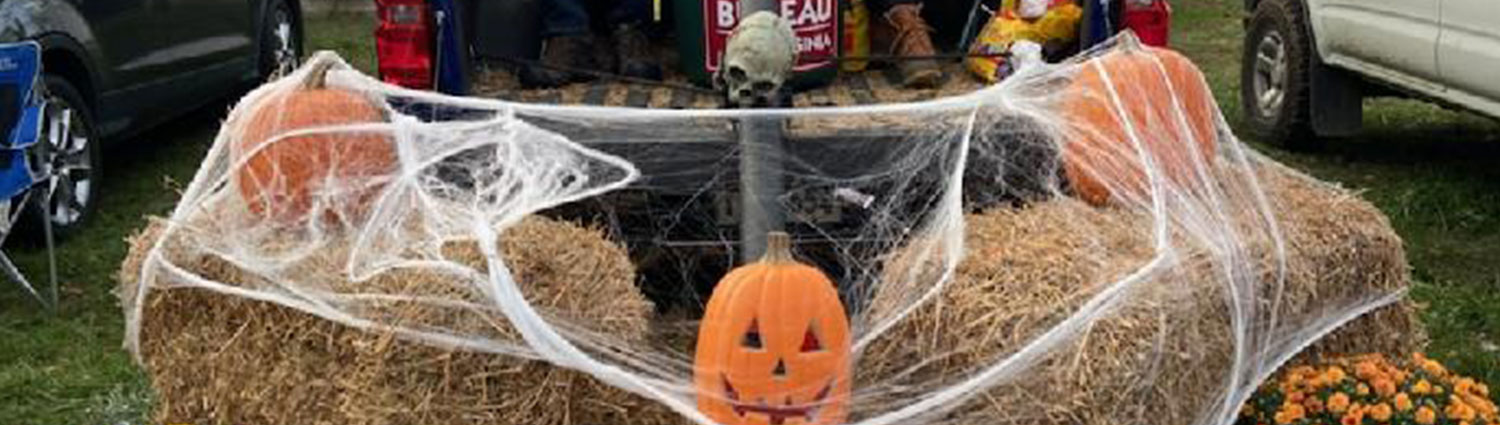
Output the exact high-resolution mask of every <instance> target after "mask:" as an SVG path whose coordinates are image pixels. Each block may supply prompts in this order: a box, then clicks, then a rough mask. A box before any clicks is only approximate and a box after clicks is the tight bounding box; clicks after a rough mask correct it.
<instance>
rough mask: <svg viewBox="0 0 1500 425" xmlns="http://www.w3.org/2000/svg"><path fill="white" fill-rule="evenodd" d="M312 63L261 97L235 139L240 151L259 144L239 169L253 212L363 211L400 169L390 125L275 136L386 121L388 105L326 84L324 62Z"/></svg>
mask: <svg viewBox="0 0 1500 425" xmlns="http://www.w3.org/2000/svg"><path fill="white" fill-rule="evenodd" d="M310 71H311V72H309V73H307V74H305V75H306V78H307V79H306V80H304V81H303V82H302V83H301V84H299V85H298V86H296V87H295V88H291V89H289V90H286V91H283V92H280V93H275V94H272V95H270V96H267V97H266V98H265V99H262V100H261V101H260V102H258V103H256V104H255V105H254V106H253V108H254V109H253V110H252V111H251V112H250V115H249V116H248V117H247V119H246V121H245V124H244V126H243V127H242V129H243V130H242V132H241V133H240V135H239V138H238V139H235V140H234V143H233V144H231V145H230V147H231V150H230V152H231V155H232V157H233V158H235V159H238V158H243V157H244V155H246V154H251V152H254V153H253V156H252V157H250V158H249V160H247V161H246V163H245V164H244V166H243V167H241V168H240V169H239V170H237V171H236V173H235V179H236V184H237V186H238V187H239V192H240V196H241V197H243V198H244V200H245V202H246V203H247V204H249V207H250V210H251V211H252V212H254V213H256V214H257V215H259V216H261V217H269V218H271V219H273V220H275V221H278V222H283V223H287V222H295V221H299V220H302V219H304V218H305V217H306V216H307V215H308V213H309V212H310V210H312V209H313V208H314V207H315V206H316V207H317V209H319V210H320V211H322V212H324V213H325V215H326V216H329V217H330V218H331V217H337V216H343V217H349V216H352V215H357V214H359V213H361V212H362V211H363V209H364V208H365V206H366V204H367V203H368V202H369V200H370V199H369V198H370V197H371V196H373V194H374V193H376V192H377V191H378V190H379V185H380V178H381V177H383V176H387V175H389V174H390V173H391V172H393V171H394V170H395V169H396V147H395V145H394V143H393V142H392V140H391V138H390V136H389V135H388V134H385V133H379V132H368V133H361V132H348V131H341V132H321V133H313V134H305V135H297V136H289V137H284V138H280V139H279V140H277V138H278V137H280V136H282V135H285V134H287V133H288V132H292V131H296V130H304V129H317V128H321V127H328V126H337V125H348V124H360V123H375V122H383V121H385V116H384V113H383V112H382V110H381V109H380V108H379V107H377V106H376V105H375V104H373V103H372V102H371V101H370V100H369V99H367V98H365V97H364V96H361V95H360V94H359V93H355V92H352V91H349V90H344V89H338V88H333V87H327V86H325V85H324V77H325V74H326V73H327V71H328V65H327V64H326V63H325V64H324V65H321V66H319V67H318V68H316V69H313V70H310ZM273 141H274V142H273ZM267 143H270V144H269V145H266V144H267ZM262 145H265V146H263V147H262ZM257 148H260V150H259V151H256V150H255V149H257Z"/></svg>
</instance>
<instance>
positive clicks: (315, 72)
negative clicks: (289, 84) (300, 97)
mask: <svg viewBox="0 0 1500 425" xmlns="http://www.w3.org/2000/svg"><path fill="white" fill-rule="evenodd" d="M333 63H334V62H333V61H329V60H325V61H317V62H313V64H312V65H311V66H312V69H309V70H307V76H306V77H304V78H303V79H302V84H298V85H297V89H298V90H321V89H323V88H325V87H327V83H328V81H327V80H328V71H329V70H331V69H333Z"/></svg>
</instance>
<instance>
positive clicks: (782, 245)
mask: <svg viewBox="0 0 1500 425" xmlns="http://www.w3.org/2000/svg"><path fill="white" fill-rule="evenodd" d="M760 262H762V263H771V264H780V263H795V262H797V259H796V258H793V257H792V237H791V236H790V235H787V234H786V232H770V233H767V234H766V253H765V254H764V255H762V256H761V257H760Z"/></svg>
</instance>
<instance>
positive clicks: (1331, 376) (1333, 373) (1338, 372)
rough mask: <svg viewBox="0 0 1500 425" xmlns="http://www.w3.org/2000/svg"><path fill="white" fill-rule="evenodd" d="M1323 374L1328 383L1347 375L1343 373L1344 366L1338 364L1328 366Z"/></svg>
mask: <svg viewBox="0 0 1500 425" xmlns="http://www.w3.org/2000/svg"><path fill="white" fill-rule="evenodd" d="M1325 376H1326V377H1327V378H1328V382H1329V383H1338V382H1339V381H1342V380H1344V378H1346V377H1348V376H1349V375H1348V374H1345V373H1344V368H1341V367H1338V366H1329V367H1328V372H1327V373H1325Z"/></svg>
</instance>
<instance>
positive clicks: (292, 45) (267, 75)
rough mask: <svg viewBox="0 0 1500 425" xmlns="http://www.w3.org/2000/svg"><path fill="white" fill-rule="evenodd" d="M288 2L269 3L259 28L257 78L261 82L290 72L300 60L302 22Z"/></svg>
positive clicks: (278, 0) (271, 0)
mask: <svg viewBox="0 0 1500 425" xmlns="http://www.w3.org/2000/svg"><path fill="white" fill-rule="evenodd" d="M287 1H288V0H270V2H269V4H268V5H267V7H266V16H265V19H264V21H263V22H261V25H260V42H259V45H260V75H261V77H262V78H263V79H271V78H274V77H276V76H278V75H281V74H284V73H286V72H290V71H291V70H292V69H295V68H296V67H297V65H298V64H299V63H301V60H302V20H301V19H299V18H298V16H297V13H296V11H295V10H293V9H292V7H291V5H290V4H289V3H287Z"/></svg>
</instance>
